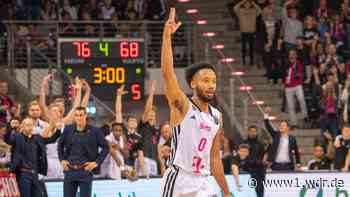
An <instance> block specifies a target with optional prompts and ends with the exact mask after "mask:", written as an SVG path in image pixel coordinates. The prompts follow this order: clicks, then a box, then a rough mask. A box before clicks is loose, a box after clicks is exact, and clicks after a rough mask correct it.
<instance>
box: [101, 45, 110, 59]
mask: <svg viewBox="0 0 350 197" xmlns="http://www.w3.org/2000/svg"><path fill="white" fill-rule="evenodd" d="M99 48H100V51H101V52H103V53H104V54H105V56H106V57H108V56H109V44H108V42H100V44H99Z"/></svg>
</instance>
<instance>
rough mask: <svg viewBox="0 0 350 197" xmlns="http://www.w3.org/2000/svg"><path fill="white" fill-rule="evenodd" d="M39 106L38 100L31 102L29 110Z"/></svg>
mask: <svg viewBox="0 0 350 197" xmlns="http://www.w3.org/2000/svg"><path fill="white" fill-rule="evenodd" d="M35 105H38V106H40V103H39V102H38V101H37V100H34V101H31V102H30V103H28V109H30V108H31V107H33V106H35Z"/></svg>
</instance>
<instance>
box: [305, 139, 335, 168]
mask: <svg viewBox="0 0 350 197" xmlns="http://www.w3.org/2000/svg"><path fill="white" fill-rule="evenodd" d="M324 136H325V138H326V139H327V141H328V146H327V154H326V155H325V152H324V149H323V147H322V145H321V144H320V143H319V142H318V140H316V141H315V146H314V153H313V154H314V159H312V160H310V161H309V162H308V163H307V166H308V169H309V170H331V165H332V161H333V156H334V141H333V139H334V138H333V137H332V134H331V133H329V132H325V133H324Z"/></svg>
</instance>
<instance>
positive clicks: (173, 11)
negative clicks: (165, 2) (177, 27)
mask: <svg viewBox="0 0 350 197" xmlns="http://www.w3.org/2000/svg"><path fill="white" fill-rule="evenodd" d="M175 16H176V11H175V8H170V14H169V21H171V22H175Z"/></svg>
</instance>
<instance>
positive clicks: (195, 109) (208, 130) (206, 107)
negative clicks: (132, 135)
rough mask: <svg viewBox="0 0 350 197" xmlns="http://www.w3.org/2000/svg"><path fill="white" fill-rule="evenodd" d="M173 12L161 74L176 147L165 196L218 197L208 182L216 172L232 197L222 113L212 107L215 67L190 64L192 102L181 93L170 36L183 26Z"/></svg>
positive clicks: (188, 77)
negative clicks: (223, 156)
mask: <svg viewBox="0 0 350 197" xmlns="http://www.w3.org/2000/svg"><path fill="white" fill-rule="evenodd" d="M175 15H176V14H175V9H174V8H171V10H170V15H169V19H168V21H167V22H166V25H165V27H164V32H163V45H162V66H161V69H162V73H163V77H164V81H165V94H166V97H167V99H168V103H169V107H170V124H171V126H172V128H173V131H172V145H171V146H172V147H171V158H170V163H169V168H168V169H167V171H166V172H165V173H164V177H163V181H162V186H161V195H162V197H214V196H217V194H215V193H214V191H213V190H212V188H211V187H210V184H209V183H208V175H210V174H212V175H213V176H214V177H215V179H216V182H217V183H218V185H219V186H220V188H221V190H222V191H223V193H224V197H229V196H231V195H230V193H229V189H228V186H227V183H226V180H225V176H224V171H223V167H222V162H221V158H220V136H221V135H222V134H223V131H222V129H221V126H222V117H221V113H220V112H219V111H218V110H217V109H215V108H214V107H212V106H210V104H209V102H210V101H211V100H212V99H213V97H214V95H215V90H216V73H215V68H214V67H213V66H212V65H210V64H208V63H200V64H195V65H193V66H190V67H189V68H188V69H187V71H186V80H187V82H188V84H189V86H190V87H191V89H192V90H193V96H192V98H191V99H189V98H187V96H186V95H185V94H184V92H183V91H182V90H181V88H180V86H179V84H178V81H177V78H176V75H175V72H174V65H173V52H172V46H171V35H172V34H173V33H174V32H176V30H177V29H178V28H179V27H180V25H181V23H180V22H178V23H177V22H175Z"/></svg>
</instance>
